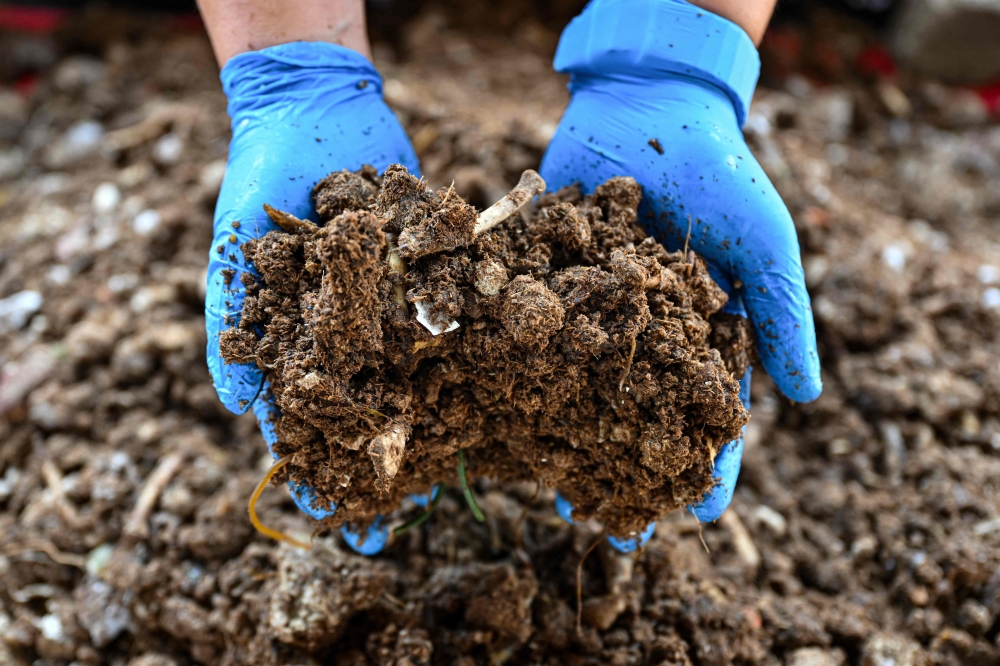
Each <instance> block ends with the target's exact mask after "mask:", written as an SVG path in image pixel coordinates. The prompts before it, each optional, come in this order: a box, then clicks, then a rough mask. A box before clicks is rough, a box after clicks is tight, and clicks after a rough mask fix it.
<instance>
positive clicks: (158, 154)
mask: <svg viewBox="0 0 1000 666" xmlns="http://www.w3.org/2000/svg"><path fill="white" fill-rule="evenodd" d="M182 152H184V139H182V138H181V137H180V136H179V135H177V134H174V133H173V132H170V133H169V134H164V135H163V136H161V137H160V139H159V140H158V141H157V142H156V143H155V144H154V145H153V159H154V160H156V161H157V162H159V163H160V164H164V165H170V164H176V163H177V161H178V160H179V159H180V158H181V153H182Z"/></svg>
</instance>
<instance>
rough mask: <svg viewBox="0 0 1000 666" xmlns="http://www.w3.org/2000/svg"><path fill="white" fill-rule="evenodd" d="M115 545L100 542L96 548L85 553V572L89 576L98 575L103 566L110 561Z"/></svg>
mask: <svg viewBox="0 0 1000 666" xmlns="http://www.w3.org/2000/svg"><path fill="white" fill-rule="evenodd" d="M114 551H115V547H114V545H113V544H110V543H102V544H101V545H100V546H98V547H97V548H94V549H93V550H92V551H90V552H89V553H87V573H89V574H90V575H91V576H100V575H101V572H102V571H104V569H105V567H107V566H108V563H109V562H110V561H111V555H112V554H113V553H114Z"/></svg>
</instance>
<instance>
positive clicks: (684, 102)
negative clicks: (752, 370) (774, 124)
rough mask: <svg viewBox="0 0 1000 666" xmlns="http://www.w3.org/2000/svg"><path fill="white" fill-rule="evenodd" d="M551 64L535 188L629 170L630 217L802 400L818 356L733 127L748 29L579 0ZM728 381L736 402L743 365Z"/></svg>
mask: <svg viewBox="0 0 1000 666" xmlns="http://www.w3.org/2000/svg"><path fill="white" fill-rule="evenodd" d="M555 68H556V70H558V71H560V72H568V73H570V74H571V78H570V91H571V93H572V100H571V101H570V104H569V107H568V108H567V109H566V113H565V115H564V116H563V119H562V121H561V122H560V124H559V128H558V130H557V131H556V134H555V136H554V138H553V139H552V143H551V144H550V145H549V148H548V151H547V152H546V154H545V158H544V159H543V160H542V168H541V173H542V177H543V178H545V181H546V183H547V184H548V186H549V188H551V189H553V190H554V189H558V188H559V187H562V186H565V185H570V184H573V183H580V184H581V186H582V188H583V190H584V191H585V192H590V191H591V190H593V188H594V187H595V186H597V185H599V184H600V183H602V182H604V181H605V180H607V179H608V178H611V177H612V176H632V177H634V178H635V179H636V180H637V181H638V182H639V184H640V185H642V187H643V193H644V197H643V202H642V205H641V206H640V208H639V216H640V220H641V221H642V222H643V223H644V224H645V225H646V226H647V228H648V229H649V230H650V232H651V233H653V234H654V235H655V236H656V237H657V238H658V239H659V240H660V241H661V242H663V243H664V245H666V246H667V247H668V248H672V249H679V248H683V247H684V245H685V239H686V238H687V237H688V235H689V234H690V247H691V249H693V250H695V251H697V252H698V253H699V254H701V255H702V256H703V257H704V258H705V259H706V261H707V262H708V265H709V271H710V272H711V274H712V277H713V278H715V280H716V281H717V282H718V283H719V284H720V285H721V286H722V287H723V288H724V289H725V290H726V291H727V292H728V293H729V295H730V302H729V303H728V304H727V306H726V308H725V311H726V312H730V313H734V314H739V315H743V316H747V315H748V316H749V317H750V319H751V320H752V321H753V324H754V328H755V333H756V336H757V351H758V353H759V355H760V358H761V361H762V362H763V364H764V368H765V369H766V370H767V372H768V373H769V374H770V375H771V378H772V379H773V380H774V383H775V384H776V385H777V386H778V388H779V389H780V390H781V392H782V393H784V394H785V395H786V396H788V397H789V398H791V399H792V400H796V401H799V402H808V401H810V400H815V399H816V398H817V397H818V396H819V394H820V391H821V390H822V384H821V382H820V372H819V357H818V355H817V351H816V332H815V328H814V326H813V318H812V309H811V307H810V303H809V294H808V293H807V292H806V287H805V280H804V276H803V272H802V264H801V260H800V257H799V245H798V240H797V238H796V235H795V227H794V225H793V223H792V219H791V216H790V215H789V214H788V210H787V208H786V207H785V205H784V203H783V202H782V201H781V197H780V196H779V195H778V192H777V191H776V190H775V189H774V186H773V185H771V182H770V181H769V180H768V178H767V176H766V175H765V174H764V171H763V169H761V167H760V165H759V164H758V163H757V161H756V160H755V159H754V157H753V155H752V154H751V152H750V149H749V148H748V147H747V144H746V142H745V141H744V139H743V134H742V132H741V131H740V127H741V126H742V124H743V122H744V120H745V119H746V114H747V109H748V107H749V106H750V99H751V97H752V96H753V90H754V87H755V86H756V83H757V75H758V73H759V70H760V60H759V58H758V55H757V50H756V49H755V48H754V45H753V42H752V41H751V40H750V38H749V36H747V34H746V33H745V32H744V31H743V29H742V28H740V27H739V26H737V25H736V24H734V23H732V22H730V21H727V20H726V19H723V18H721V17H719V16H717V15H715V14H712V13H710V12H707V11H705V10H703V9H700V8H698V7H696V6H694V5H691V4H690V3H687V2H684V1H683V0H630V1H629V2H624V1H623V0H592V2H591V3H590V4H589V5H587V7H586V9H584V11H583V13H582V14H581V15H580V16H578V17H577V18H575V19H574V20H573V21H572V22H571V23H570V25H569V26H568V27H567V28H566V30H565V31H564V32H563V34H562V38H561V40H560V42H559V48H558V50H557V52H556V57H555ZM689 230H690V231H689ZM744 306H745V309H744ZM741 384H742V391H741V394H742V395H744V396H745V399H744V401H745V402H748V401H749V375H748V377H746V378H744V380H743V382H742V383H741ZM742 450H743V444H742V442H741V441H740V440H737V441H736V442H732V443H730V444H729V445H727V446H725V447H723V449H722V450H721V451H720V453H719V454H718V456H717V457H716V461H715V462H716V464H715V471H716V475H717V476H718V477H719V479H720V485H719V486H717V487H716V490H715V491H714V492H712V493H711V494H710V495H709V496H708V497H706V499H705V501H704V502H702V503H701V504H700V505H699V506H697V507H693V511H694V513H695V515H697V516H698V518H699V519H700V520H706V521H710V520H714V519H716V518H718V517H719V516H720V515H721V514H722V512H723V511H724V510H725V508H726V507H727V506H728V504H729V501H730V500H731V499H732V492H733V487H734V486H735V484H736V477H737V475H738V473H739V467H740V457H741V455H742Z"/></svg>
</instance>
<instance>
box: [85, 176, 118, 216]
mask: <svg viewBox="0 0 1000 666" xmlns="http://www.w3.org/2000/svg"><path fill="white" fill-rule="evenodd" d="M121 202H122V193H121V190H119V189H118V186H117V185H115V184H114V183H101V184H100V185H98V186H97V189H95V190H94V196H93V198H92V199H91V200H90V204H91V205H92V206H93V207H94V212H95V213H97V214H98V215H110V214H111V213H113V212H115V210H116V209H117V208H118V204H120V203H121Z"/></svg>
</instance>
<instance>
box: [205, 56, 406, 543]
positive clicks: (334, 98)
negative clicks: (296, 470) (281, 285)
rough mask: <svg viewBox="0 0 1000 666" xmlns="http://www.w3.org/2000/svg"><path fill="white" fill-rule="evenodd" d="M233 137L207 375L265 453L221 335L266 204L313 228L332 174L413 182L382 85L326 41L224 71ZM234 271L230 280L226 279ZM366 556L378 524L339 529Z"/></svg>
mask: <svg viewBox="0 0 1000 666" xmlns="http://www.w3.org/2000/svg"><path fill="white" fill-rule="evenodd" d="M221 78H222V88H223V91H224V92H225V93H226V96H227V97H228V99H229V116H230V118H231V119H232V130H233V137H232V140H231V141H230V144H229V161H228V163H227V165H226V176H225V179H224V180H223V183H222V189H221V191H220V193H219V199H218V202H217V204H216V207H215V234H214V239H213V241H212V248H211V250H210V257H209V266H208V289H207V294H206V298H205V325H206V329H207V332H208V350H207V357H208V368H209V370H210V371H211V373H212V379H213V381H214V383H215V388H216V391H217V392H218V394H219V398H220V399H221V400H222V402H223V404H224V405H225V406H226V407H227V408H228V409H229V410H230V411H232V412H234V413H236V414H242V413H244V412H246V411H247V410H248V409H250V408H251V406H252V407H253V410H254V413H255V414H256V415H257V418H258V421H259V422H260V425H261V431H262V433H263V434H264V439H265V440H266V441H267V445H268V448H269V449H271V452H272V455H273V454H274V450H273V445H274V443H275V442H276V441H277V436H276V435H275V432H274V427H273V420H274V419H273V417H274V416H275V415H276V414H277V407H276V406H275V405H274V402H273V399H272V398H271V395H270V391H268V390H267V389H266V387H264V375H263V372H262V371H261V370H260V369H259V368H257V366H255V365H253V364H227V363H226V362H225V361H223V359H222V358H221V356H220V355H219V334H220V333H222V331H224V330H226V329H227V328H230V327H231V326H233V325H235V324H236V323H237V322H239V318H240V310H241V308H242V306H243V300H244V296H245V294H244V289H243V284H242V283H241V281H240V277H241V275H242V274H243V273H244V272H249V273H253V274H256V271H255V270H254V268H253V266H252V265H249V264H248V263H247V262H246V260H245V259H244V258H243V253H242V251H241V250H240V246H241V245H242V244H243V243H245V242H246V241H247V240H249V239H251V238H257V237H260V236H263V235H264V234H266V233H267V232H269V231H272V230H274V229H276V226H275V225H274V224H273V223H272V222H271V220H270V218H268V216H267V215H266V214H265V213H264V211H263V205H264V204H265V203H266V204H269V205H271V206H274V207H275V208H277V209H279V210H282V211H287V212H289V213H291V214H293V215H295V216H297V217H300V218H310V219H313V220H315V219H316V215H315V212H314V210H313V205H312V201H311V198H310V194H311V192H312V188H313V186H314V185H315V184H316V183H317V182H318V181H319V180H320V179H322V178H323V177H325V176H326V175H327V174H329V173H330V172H331V171H338V170H341V169H350V170H356V169H360V168H361V166H362V165H364V164H371V165H373V166H374V167H375V168H376V169H378V170H379V171H380V172H381V171H383V170H384V169H385V168H386V167H387V166H389V165H390V164H393V163H400V164H403V165H405V166H406V167H407V168H408V169H409V170H410V171H411V172H412V173H417V174H418V175H419V167H418V164H417V157H416V154H415V153H414V152H413V148H412V147H411V146H410V142H409V140H408V139H407V137H406V133H405V132H404V131H403V128H402V126H400V124H399V121H398V120H397V119H396V117H395V115H393V113H392V111H391V110H390V109H389V107H388V106H386V104H385V102H383V100H382V79H381V77H379V75H378V72H376V71H375V67H374V66H373V65H372V64H371V63H370V62H369V61H368V60H367V59H366V58H365V57H364V56H362V55H361V54H360V53H357V52H356V51H352V50H350V49H346V48H344V47H342V46H337V45H334V44H328V43H325V42H292V43H289V44H281V45H279V46H272V47H269V48H266V49H262V50H260V51H252V52H248V53H242V54H240V55H237V56H234V57H233V58H231V59H230V60H229V61H228V62H227V63H226V65H225V66H224V67H223V68H222V73H221ZM227 269H231V270H235V271H236V274H235V275H233V276H231V278H230V279H229V281H228V284H227V281H226V279H225V274H224V273H223V271H226V270H227ZM291 490H292V497H293V499H294V500H295V503H296V504H297V505H298V507H299V508H300V509H301V510H302V511H303V512H305V513H307V514H308V515H310V516H312V517H313V518H315V519H317V520H321V519H323V518H326V517H328V516H330V515H332V514H333V511H334V509H335V507H333V506H329V507H323V506H319V505H317V503H316V501H315V499H316V498H315V494H314V492H313V491H312V489H311V488H309V487H306V486H300V485H296V484H292V485H291ZM342 531H343V533H344V537H345V539H346V540H347V542H348V544H349V545H351V547H353V548H354V549H355V550H357V551H358V552H361V553H363V554H372V553H377V552H378V551H379V550H381V549H382V547H383V545H384V544H385V542H386V539H387V536H388V534H387V531H386V528H385V527H384V525H383V522H382V521H381V520H378V521H376V522H375V524H374V525H372V526H371V527H370V528H369V529H368V531H367V534H366V535H365V538H363V539H362V538H361V537H360V535H358V534H356V533H354V532H351V531H350V530H347V529H344V530H342Z"/></svg>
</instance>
